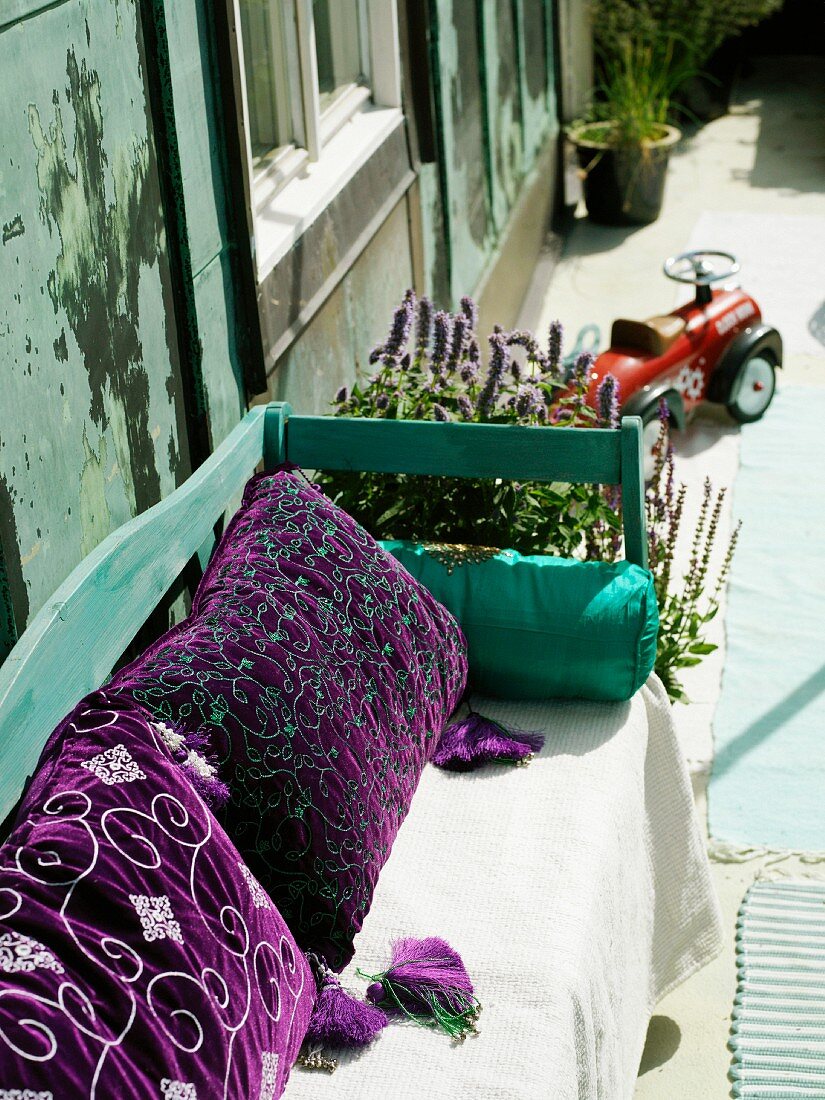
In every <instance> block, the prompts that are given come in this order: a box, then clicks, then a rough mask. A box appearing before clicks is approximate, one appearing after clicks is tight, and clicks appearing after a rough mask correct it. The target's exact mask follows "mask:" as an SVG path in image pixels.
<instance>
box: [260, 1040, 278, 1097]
mask: <svg viewBox="0 0 825 1100" xmlns="http://www.w3.org/2000/svg"><path fill="white" fill-rule="evenodd" d="M277 1084H278V1055H277V1053H275V1052H274V1051H271V1050H265V1051H263V1053H262V1054H261V1093H260V1097H259V1100H274V1096H275V1088H276V1086H277Z"/></svg>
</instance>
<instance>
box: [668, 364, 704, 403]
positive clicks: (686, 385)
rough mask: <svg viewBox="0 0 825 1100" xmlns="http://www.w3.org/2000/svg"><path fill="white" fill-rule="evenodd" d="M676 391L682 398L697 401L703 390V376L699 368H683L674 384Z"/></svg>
mask: <svg viewBox="0 0 825 1100" xmlns="http://www.w3.org/2000/svg"><path fill="white" fill-rule="evenodd" d="M675 385H676V389H677V390H678V391H679V393H681V394H682V395H683V396H684V397H689V398H690V399H691V400H693V401H698V400H699V398H700V397H701V396H702V393H703V391H704V388H705V374H704V371H702V370H701V369H700V368H699V367H688V366H684V367H682V369H681V370H680V371H679V376H678V378H677V379H676V382H675Z"/></svg>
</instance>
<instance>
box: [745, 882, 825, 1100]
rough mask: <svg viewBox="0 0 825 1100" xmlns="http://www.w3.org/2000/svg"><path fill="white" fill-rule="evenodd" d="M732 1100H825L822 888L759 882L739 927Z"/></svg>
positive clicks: (747, 898)
mask: <svg viewBox="0 0 825 1100" xmlns="http://www.w3.org/2000/svg"><path fill="white" fill-rule="evenodd" d="M736 961H737V968H738V976H739V981H738V986H737V991H736V1001H735V1007H734V1011H733V1024H732V1027H731V1039H730V1048H731V1050H732V1051H733V1064H732V1066H731V1071H730V1075H731V1079H732V1080H733V1082H734V1084H733V1096H735V1097H741V1098H743V1100H750V1098H751V1097H760V1098H761V1100H765V1098H766V1097H770V1100H785V1098H786V1097H787V1098H790V1097H799V1096H807V1097H809V1098H812V1097H819V1098H820V1100H823V1098H825V883H823V884H821V885H820V884H817V883H811V882H757V883H754V885H753V886H751V888H750V889H749V890H748V892H747V894H746V895H745V899H744V901H743V902H742V907H741V909H740V910H739V919H738V921H737V925H736Z"/></svg>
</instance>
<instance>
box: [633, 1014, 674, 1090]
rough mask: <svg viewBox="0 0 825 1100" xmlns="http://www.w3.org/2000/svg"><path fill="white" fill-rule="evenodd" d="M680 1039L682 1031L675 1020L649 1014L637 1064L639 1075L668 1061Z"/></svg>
mask: <svg viewBox="0 0 825 1100" xmlns="http://www.w3.org/2000/svg"><path fill="white" fill-rule="evenodd" d="M681 1041H682V1032H681V1029H680V1027H679V1025H678V1024H677V1023H676V1021H675V1020H671V1018H670V1017H669V1016H651V1018H650V1023H649V1024H648V1026H647V1039H646V1040H645V1049H644V1051H643V1052H642V1061H641V1063H640V1065H639V1076H640V1077H641V1076H642V1075H643V1074H645V1073H650V1071H651V1070H652V1069H658V1067H659V1066H663V1065H664V1064H665V1062H668V1061H670V1059H671V1058H672V1057H673V1055H674V1054H675V1053H676V1051H677V1050H678V1049H679V1044H680V1043H681Z"/></svg>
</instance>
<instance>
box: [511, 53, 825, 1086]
mask: <svg viewBox="0 0 825 1100" xmlns="http://www.w3.org/2000/svg"><path fill="white" fill-rule="evenodd" d="M720 215H725V216H726V218H728V219H729V220H730V225H731V233H732V235H733V236H734V237H735V236H736V233H734V223H735V224H736V225H737V226H738V232H739V234H740V236H741V235H742V233H743V232H750V233H751V236H752V237H753V238H754V239H753V241H752V242H751V241H747V242H746V245H745V251H747V252H748V253H749V254H750V255H751V268H750V281H749V271H748V268H747V266H745V265H743V270H742V276H741V277H742V282H743V285H744V286H745V287H746V288H748V289H750V290H752V292H753V293H754V294H755V295H756V297H757V298H758V300H759V301H760V305H761V306H762V309H763V313H764V314H765V316H766V319H767V320H769V321H770V320H771V306H772V304H773V306H774V308H775V310H776V311H778V312H781V313H782V317H783V326H784V327H783V336H785V340H786V361H785V369H784V370H783V371H782V372H781V379H780V385H781V384H787V383H789V382H793V383H803V384H806V385H819V384H825V346H822V348H821V352H820V350H819V345H820V344H822V345H825V335H823V333H825V302H823V304H822V307H821V309H820V310H819V312H814V314H813V315H810V313H808V314H806V315H805V316H802V315H801V314H800V315H799V316H798V317H795V316H794V308H798V307H797V303H796V300H795V298H794V292H793V280H794V279H797V280H798V281H799V283H800V285H803V286H804V287H805V288H806V293H807V291H808V290H810V288H811V286H813V287H814V288H816V287H817V286H818V287H819V288H821V293H820V295H819V297H820V299H825V277H823V276H825V258H823V256H822V254H821V253H818V254H812V253H814V249H811V248H809V249H807V250H805V249H804V248H802V249H796V250H795V251H794V253H793V255H790V256H789V255H788V252H789V251H790V249H784V248H782V241H783V229H782V225H780V223H779V222H778V221H777V219H782V218H787V217H789V216H790V217H791V218H793V219H797V218H806V219H815V221H811V222H806V223H802V222H800V221H796V220H795V221H793V222H786V223H784V224H785V225H787V226H791V227H793V226H794V225H795V226H796V228H797V230H799V228H800V226H802V227H803V228H804V227H805V226H814V225H819V224H820V222H819V219H822V222H821V225H822V226H825V66H823V64H822V59H821V58H810V59H806V58H792V59H787V60H782V59H758V60H756V61H754V62H753V63H752V66H751V68H750V71H749V72H748V73H747V74H746V75H745V76H744V77H743V78H742V79H740V81H739V83H738V85H737V88H736V91H735V96H734V105H733V107H732V109H731V112H730V114H729V115H727V116H725V117H724V118H721V119H718V120H716V121H715V122H712V123H710V124H708V125H707V126H705V127H703V128H701V129H699V130H698V131H697V132H696V133H695V134H693V135H691V136H688V137H686V138H685V139H684V140H683V142H682V144H681V146H680V147H679V148H678V150H677V151H676V153H675V155H674V156H673V158H672V161H671V167H670V172H669V177H668V183H667V193H666V198H665V206H664V210H663V212H662V215H661V217H660V218H659V220H658V221H657V222H655V223H654V224H653V225H650V226H645V227H643V228H630V229H626V228H615V229H613V228H605V227H601V226H596V225H594V224H591V223H590V222H589V221H588V220H587V219H586V217H585V216H584V211H583V210H582V209H579V210H578V211H577V216H576V218H575V220H574V222H573V225H572V227H571V228H570V229H569V231H568V232H567V233H565V234H564V237H563V243H562V246H561V255H560V256H559V254H558V245H557V244H556V245H555V246H552V245H551V247H550V249H549V251H548V255H547V258H546V262H545V263H540V264H539V267H538V269H537V271H536V277H535V279H534V283H533V287H532V290H531V294H530V296H529V298H528V301H527V303H526V306H525V313H524V316H523V318H522V320H523V322H524V323H525V324H527V325H529V326H530V327H533V328H535V329H537V330H538V331H546V326H547V324H548V323H549V321H551V320H552V319H554V318H559V319H560V320H561V321H562V322H563V324H564V326H565V330H566V332H567V333H568V335H569V338H570V339H572V338H573V336H574V335H575V333H576V332H577V331H578V329H579V327H580V326H581V325H583V324H585V323H588V322H591V321H595V322H596V323H597V324H598V325H599V326H600V328H601V330H602V333H603V341H604V342H607V340H608V339H609V332H610V324H611V322H612V320H613V319H614V318H615V317H618V316H627V317H640V318H642V317H645V316H649V315H651V314H654V313H666V312H667V311H668V310H669V309H671V308H673V305H674V304H675V302H676V300H677V290H676V284H673V283H670V282H668V281H667V280H666V279H665V278H664V277H663V275H662V274H661V265H662V262H663V260H664V259H665V257H667V256H668V255H671V254H673V253H676V252H681V251H683V250H684V249H686V248H688V247H699V246H700V243H701V245H702V246H703V247H706V248H724V247H725V242H724V241H717V240H703V241H701V242H700V241H697V240H696V237H695V234H696V232H697V225H698V224H699V223H700V220H701V226H700V228H699V232H701V231H702V229H703V228H704V229H706V228H707V226H709V225H712V226H716V227H719V226H721V227H722V229H724V227H725V224H726V218H721V219H720ZM744 215H755V216H757V218H756V219H755V220H754V221H753V222H752V223H748V222H747V221H744V222H743V216H744ZM749 225H750V227H751V228H750V229H749V228H748V226H749ZM771 227H773V230H774V236H773V237H770V228H771ZM762 229H764V234H763V233H762V232H761V230H762ZM777 234H778V235H777ZM763 236H764V239H762V238H763ZM768 238H770V239H771V240H772V241H773V242H775V243H774V244H772V245H771V247H772V248H773V249H774V255H765V254H764V244H765V240H767V239H768ZM760 243H761V244H762V245H763V253H762V254H760V252H759V246H760ZM751 244H752V247H751ZM789 244H790V241H789ZM817 252H818V250H817ZM744 258H745V257H744V256H743V259H744ZM780 262H781V263H782V265H783V273H782V274H781V277H777V271H776V264H778V263H780ZM784 271H787V278H786V277H785V274H784ZM817 271H818V272H819V276H818V278H817V277H816V272H817ZM771 279H773V281H771ZM812 279H813V280H814V281H813V283H812V281H811V280H812ZM754 280H755V281H756V283H757V284H758V286H759V287H760V289H757V287H756V286H754V285H752V284H753V283H754ZM762 288H764V289H762ZM680 300H681V299H680ZM820 314H821V315H822V316H821V324H819V323H817V317H819V316H820ZM786 329H788V330H790V331H785V330H786ZM812 334H813V336H814V337H815V338H816V339H815V340H813V342H812V340H811V336H812ZM745 430H747V429H745ZM738 440H739V429H738V428H737V427H736V426H735V425H734V424H732V422H730V421H729V420H728V419H727V416H726V414H725V413H724V412H723V411H715V410H709V411H708V414H707V415H704V416H702V417H701V418H700V419H697V420H695V421H694V422H693V424H692V425H691V426H690V428H689V429H688V430H687V431H686V432H684V433H682V434H681V436H679V438H678V439H677V441H676V443H677V453H678V465H677V480H681V481H685V482H686V483H687V484H688V486H689V499H690V501H691V507H692V509H693V510H694V512H695V510H696V508H697V505H698V496H699V490H700V487H701V482H702V480H703V479H704V477H705V475H709V476H710V477H711V478H712V480H713V481H714V484H715V485H717V486H722V485H725V486H732V484H733V481H734V479H735V475H736V470H737V467H738V445H739V444H738ZM688 523H689V517H688ZM730 524H731V516H730V510H729V508H728V511H727V513H726V515H725V518H724V530H723V531H722V536H723V537H722V540H720V542H724V541H726V539H725V535H726V533H727V532H728V531H729V530H730ZM687 530H688V531H689V526H688V527H687ZM688 538H689V535H688ZM713 628H714V629H713V633H712V634H711V635H710V638H709V640H711V641H715V642H717V643H718V644H719V646H720V648H719V650H718V651H717V652H716V653H715V654H713V655H712V656H711V657H709V658H708V659H707V660H706V661H705V662H704V663H703V664H702V665H701V666H699V668H697V669H693V670H690V675H685V677H684V682H685V686H686V688H687V690H688V693H689V695H690V697H691V700H692V702H691V703H690V705H688V706H682V705H679V706H677V707H676V708H675V710H674V713H675V717H676V721H677V727H678V730H679V736H680V740H681V742H682V745H683V748H684V751H685V756H686V758H687V760H688V764H689V767H690V770H691V773H692V776H693V780H694V789H695V792H696V805H697V812H698V814H699V817H700V820H701V822H702V823H703V826H705V827H706V821H707V816H706V799H705V789H706V784H707V776H708V774H709V771H710V766H711V762H712V756H713V736H712V719H713V712H714V709H715V706H716V702H717V699H718V696H719V687H720V680H721V672H722V667H723V663H724V622H723V615H720V616H718V617H717V619H716V621H715V622H714V624H713ZM766 871H767V872H768V873H777V872H778V873H788V874H801V875H805V874H808V873H811V872H812V871H813V872H814V873H816V869H815V868H812V867H811V866H810V865H808V864H805V863H801V862H800V861H799V860H798V859H796V858H795V857H787V856H785V857H782V856H780V857H777V856H758V855H757V856H755V857H754V858H752V859H747V860H745V861H744V862H737V863H722V862H714V863H713V864H712V872H713V877H714V881H715V884H716V887H717V889H718V892H719V898H720V902H721V905H722V909H723V912H724V916H725V925H726V928H727V931H728V938H727V943H726V946H725V950H724V951H723V953H722V955H721V956H720V957H719V958H718V959H717V960H716V961H715V962H714V963H712V964H711V965H710V966H708V967H706V968H705V969H704V970H703V971H701V972H700V973H698V974H697V975H695V976H694V977H693V978H691V979H690V980H689V981H688V982H686V983H685V984H684V985H683V986H682V987H681V988H680V989H677V990H676V991H675V992H674V993H672V994H671V995H670V996H669V997H667V998H666V999H665V1000H664V1001H662V1003H661V1004H660V1005H659V1007H658V1009H657V1012H656V1015H655V1016H654V1018H653V1020H652V1021H651V1024H650V1029H649V1032H648V1042H647V1046H646V1049H645V1053H644V1058H643V1060H642V1065H641V1068H640V1075H639V1080H638V1086H637V1089H636V1097H637V1100H721V1098H724V1097H727V1096H728V1095H729V1094H730V1084H729V1081H728V1077H727V1072H728V1068H729V1064H730V1056H729V1053H728V1050H727V1047H726V1043H727V1038H728V1027H729V1022H730V1011H731V1008H732V1004H733V997H734V991H735V985H736V971H735V957H734V941H733V937H734V927H735V920H736V913H737V910H738V907H739V905H740V903H741V900H742V897H743V895H744V893H745V891H746V890H747V888H748V886H749V885H750V883H751V882H752V881H753V880H754V878H755V877H756V876H757V875H758V874H760V873H765V872H766ZM819 873H820V874H821V875H822V876H825V868H821V869H820V872H819Z"/></svg>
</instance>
